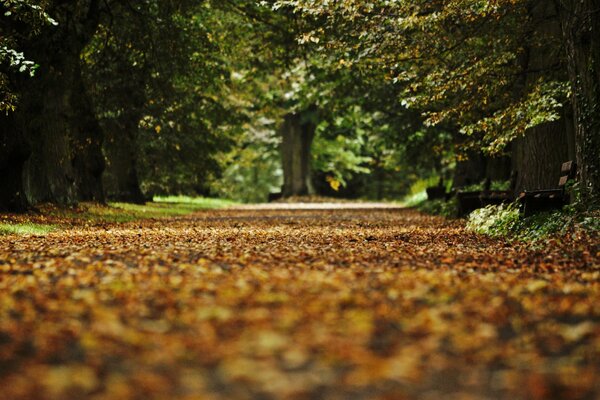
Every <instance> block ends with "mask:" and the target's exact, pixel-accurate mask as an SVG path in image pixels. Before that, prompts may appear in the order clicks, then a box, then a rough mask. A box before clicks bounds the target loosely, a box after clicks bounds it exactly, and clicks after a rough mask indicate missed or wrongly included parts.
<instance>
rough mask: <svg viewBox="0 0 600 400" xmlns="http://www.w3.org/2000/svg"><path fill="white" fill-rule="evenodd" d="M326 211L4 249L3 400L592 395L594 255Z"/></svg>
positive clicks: (132, 227) (275, 212) (151, 227)
mask: <svg viewBox="0 0 600 400" xmlns="http://www.w3.org/2000/svg"><path fill="white" fill-rule="evenodd" d="M327 207H328V206H321V209H314V207H313V209H303V210H290V209H287V208H286V207H283V206H280V208H278V209H272V210H269V209H243V210H226V211H210V212H208V211H207V212H203V213H199V214H196V215H194V216H193V217H186V218H179V219H171V220H167V221H147V222H143V223H131V224H126V225H106V226H96V227H87V228H86V227H78V228H73V229H71V230H69V231H66V232H57V233H53V234H50V235H48V236H46V237H21V238H17V237H15V236H6V237H0V399H2V400H4V399H6V400H21V399H61V400H63V399H65V400H67V399H68V400H78V399H107V400H108V399H110V400H124V399H176V400H177V399H185V400H201V399H265V400H266V399H340V400H342V399H344V400H346V399H382V400H383V399H389V400H392V399H412V398H414V399H441V398H444V399H488V398H499V399H503V398H506V399H587V398H589V399H592V398H598V397H599V396H600V378H599V377H600V265H599V262H598V254H597V251H598V250H597V243H593V242H591V243H590V242H589V241H588V242H585V241H581V242H578V241H577V239H576V240H575V243H574V244H573V243H568V244H561V243H554V244H549V245H548V246H547V247H546V249H543V250H531V249H528V248H527V247H526V246H521V247H519V246H516V247H515V246H512V245H509V244H507V243H504V242H502V241H498V240H491V239H485V238H482V237H479V236H476V235H473V234H468V233H465V231H464V230H463V228H462V225H461V224H460V223H457V222H446V221H443V220H441V219H438V218H433V217H425V216H421V215H419V214H417V213H415V212H413V211H409V210H398V209H393V208H370V209H364V208H363V207H365V206H363V207H360V206H356V207H354V208H352V209H340V207H342V206H339V205H338V206H331V207H335V208H330V209H327ZM369 207H371V205H369Z"/></svg>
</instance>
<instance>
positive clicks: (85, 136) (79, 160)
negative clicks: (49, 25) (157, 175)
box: [72, 65, 106, 203]
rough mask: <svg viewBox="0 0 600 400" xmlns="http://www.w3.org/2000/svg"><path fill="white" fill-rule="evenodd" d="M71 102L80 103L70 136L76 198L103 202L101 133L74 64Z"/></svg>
mask: <svg viewBox="0 0 600 400" xmlns="http://www.w3.org/2000/svg"><path fill="white" fill-rule="evenodd" d="M76 67H77V70H76V71H75V76H74V80H75V82H74V88H75V91H74V92H73V98H72V104H75V105H79V107H78V109H77V110H76V113H77V114H78V115H77V116H76V118H75V121H76V123H77V126H76V129H75V132H74V134H75V136H74V137H73V141H72V146H73V151H74V153H73V158H72V162H73V167H74V168H75V172H76V185H77V191H78V193H77V194H78V198H79V200H81V201H96V202H100V203H104V202H105V200H106V199H105V195H104V187H103V185H102V173H103V172H104V169H105V162H104V155H103V154H102V142H103V140H104V134H103V132H102V128H101V127H100V124H99V123H98V120H97V119H96V116H95V113H94V108H93V106H92V102H91V100H90V97H89V96H88V94H87V90H86V88H85V85H84V83H83V78H82V76H81V68H80V66H79V65H76Z"/></svg>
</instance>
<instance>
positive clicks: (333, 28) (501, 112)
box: [275, 0, 600, 203]
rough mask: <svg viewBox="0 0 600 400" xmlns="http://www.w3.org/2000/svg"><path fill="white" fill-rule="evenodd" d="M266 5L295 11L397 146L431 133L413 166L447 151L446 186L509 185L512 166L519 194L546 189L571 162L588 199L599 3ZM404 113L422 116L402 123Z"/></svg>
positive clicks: (311, 42) (596, 148) (597, 128)
mask: <svg viewBox="0 0 600 400" xmlns="http://www.w3.org/2000/svg"><path fill="white" fill-rule="evenodd" d="M275 7H276V8H277V7H283V8H285V7H291V8H292V9H294V11H295V12H297V13H299V14H300V15H302V19H303V20H304V21H305V22H306V23H305V25H304V27H305V30H304V31H303V32H302V33H301V34H300V35H301V37H302V39H303V40H302V41H303V43H305V47H306V48H307V49H308V51H310V52H312V53H313V54H316V55H318V57H319V60H320V63H322V65H325V66H326V68H327V69H328V70H329V71H336V70H337V71H339V70H343V71H346V72H347V73H350V74H351V75H353V76H356V77H360V78H359V79H360V92H359V94H355V96H354V98H355V99H356V97H357V96H360V98H359V99H358V100H359V104H362V106H363V107H364V108H365V109H375V110H379V111H383V113H384V117H385V118H382V119H380V120H379V121H380V124H391V125H393V126H394V127H395V129H392V130H391V134H392V135H394V138H393V140H392V141H393V142H395V143H396V145H397V144H398V143H404V144H405V146H406V145H409V146H410V143H411V141H414V140H417V141H418V136H421V137H423V136H425V137H427V138H428V139H427V141H426V142H421V143H420V145H419V149H418V150H419V151H418V152H417V153H420V154H419V155H417V157H416V159H413V163H412V166H413V167H414V166H417V167H430V165H428V163H427V162H423V161H420V160H419V159H421V160H422V159H431V158H432V157H431V154H436V155H437V159H438V160H437V162H434V164H437V168H438V169H441V168H440V167H442V166H443V165H444V164H446V165H447V164H449V163H448V161H447V160H445V158H447V155H448V154H450V155H451V159H453V160H454V161H455V162H456V165H455V167H454V168H453V172H454V173H453V175H454V176H453V179H454V185H455V186H458V187H460V186H464V185H468V184H473V183H477V182H480V181H482V180H483V179H484V178H486V177H488V178H491V179H508V177H509V176H510V175H511V173H510V171H511V170H512V172H513V174H515V175H516V176H517V181H516V188H515V189H516V190H522V189H534V188H544V187H554V186H555V185H556V180H557V174H558V171H557V168H558V166H560V164H561V162H563V161H566V160H571V159H576V160H577V163H578V166H579V185H580V186H579V189H580V192H581V195H582V197H583V199H584V201H585V202H587V203H590V202H592V201H594V199H597V197H598V193H599V187H600V180H599V179H600V165H599V164H600V162H599V160H600V114H599V113H598V111H599V104H600V86H599V84H600V71H599V67H598V66H599V65H600V58H599V56H600V25H599V21H600V19H599V18H598V17H599V16H600V2H598V1H585V0H561V1H558V0H557V1H541V0H539V1H538V0H497V1H474V0H452V1H420V0H415V1H410V2H394V1H367V2H362V1H361V2H357V1H352V0H346V1H344V0H342V1H336V2H329V1H323V0H282V1H278V2H277V3H276V5H275ZM355 104H356V103H355ZM412 111H416V113H417V114H418V115H420V117H421V118H420V121H418V122H417V123H416V124H415V123H412V124H410V123H409V124H408V126H407V125H406V124H407V121H409V120H410V119H411V117H414V115H413V114H412ZM399 115H400V116H401V117H402V118H398V116H399ZM398 124H400V125H398ZM420 124H422V125H421V127H419V125H420ZM402 125H404V126H402ZM406 128H408V129H409V130H406ZM448 138H450V140H448ZM427 154H429V156H427ZM433 158H436V157H433ZM406 159H410V157H409V158H406ZM404 167H405V168H408V169H410V167H411V166H409V165H405V166H404ZM441 173H442V174H443V172H442V171H441Z"/></svg>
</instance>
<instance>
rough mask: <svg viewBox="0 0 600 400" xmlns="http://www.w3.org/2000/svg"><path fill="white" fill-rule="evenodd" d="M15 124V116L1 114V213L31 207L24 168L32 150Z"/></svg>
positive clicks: (19, 210)
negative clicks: (24, 181)
mask: <svg viewBox="0 0 600 400" xmlns="http://www.w3.org/2000/svg"><path fill="white" fill-rule="evenodd" d="M15 124H16V122H15V119H14V115H2V114H0V188H1V190H0V211H12V212H21V211H25V210H26V209H27V208H28V205H29V203H28V202H27V197H26V196H25V190H24V187H23V167H24V165H25V162H26V161H27V159H28V158H29V155H30V154H31V148H30V147H29V144H28V143H27V141H26V140H25V138H24V137H23V136H21V135H20V134H19V130H18V129H15Z"/></svg>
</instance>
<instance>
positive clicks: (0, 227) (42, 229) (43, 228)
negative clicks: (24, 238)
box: [0, 222, 58, 235]
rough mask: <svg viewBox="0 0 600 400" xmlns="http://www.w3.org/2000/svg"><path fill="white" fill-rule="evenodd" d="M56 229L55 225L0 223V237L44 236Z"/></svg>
mask: <svg viewBox="0 0 600 400" xmlns="http://www.w3.org/2000/svg"><path fill="white" fill-rule="evenodd" d="M56 229H58V227H57V226H56V225H44V224H34V223H31V222H23V223H1V224H0V235H11V234H14V235H46V234H48V233H50V232H52V231H54V230H56Z"/></svg>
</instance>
